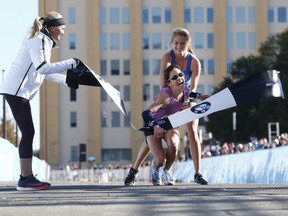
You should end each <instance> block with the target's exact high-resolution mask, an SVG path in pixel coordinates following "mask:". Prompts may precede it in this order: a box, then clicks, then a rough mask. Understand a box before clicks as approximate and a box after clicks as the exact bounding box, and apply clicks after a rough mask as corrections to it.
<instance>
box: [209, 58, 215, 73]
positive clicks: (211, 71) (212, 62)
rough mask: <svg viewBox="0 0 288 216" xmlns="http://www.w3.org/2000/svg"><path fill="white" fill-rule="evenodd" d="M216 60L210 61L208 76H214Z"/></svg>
mask: <svg viewBox="0 0 288 216" xmlns="http://www.w3.org/2000/svg"><path fill="white" fill-rule="evenodd" d="M214 70H215V69H214V59H208V74H209V75H214Z"/></svg>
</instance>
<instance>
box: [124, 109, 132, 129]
mask: <svg viewBox="0 0 288 216" xmlns="http://www.w3.org/2000/svg"><path fill="white" fill-rule="evenodd" d="M127 115H128V117H126V116H124V127H130V126H131V125H130V116H131V113H130V112H128V113H127Z"/></svg>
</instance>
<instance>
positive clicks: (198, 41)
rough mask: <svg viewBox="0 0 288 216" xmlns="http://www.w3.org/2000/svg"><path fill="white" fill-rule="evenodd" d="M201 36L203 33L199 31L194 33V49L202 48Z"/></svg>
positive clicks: (202, 36) (202, 40)
mask: <svg viewBox="0 0 288 216" xmlns="http://www.w3.org/2000/svg"><path fill="white" fill-rule="evenodd" d="M203 38H204V35H203V33H200V32H196V33H195V42H194V46H195V48H196V49H203V47H204V39H203Z"/></svg>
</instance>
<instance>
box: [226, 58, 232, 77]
mask: <svg viewBox="0 0 288 216" xmlns="http://www.w3.org/2000/svg"><path fill="white" fill-rule="evenodd" d="M231 71H232V59H227V74H228V75H229V74H230V73H231Z"/></svg>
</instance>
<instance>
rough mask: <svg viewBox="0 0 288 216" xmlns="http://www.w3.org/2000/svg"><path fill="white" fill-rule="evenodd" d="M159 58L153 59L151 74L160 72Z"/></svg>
mask: <svg viewBox="0 0 288 216" xmlns="http://www.w3.org/2000/svg"><path fill="white" fill-rule="evenodd" d="M160 64H161V60H160V59H153V63H152V67H153V75H159V74H160Z"/></svg>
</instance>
